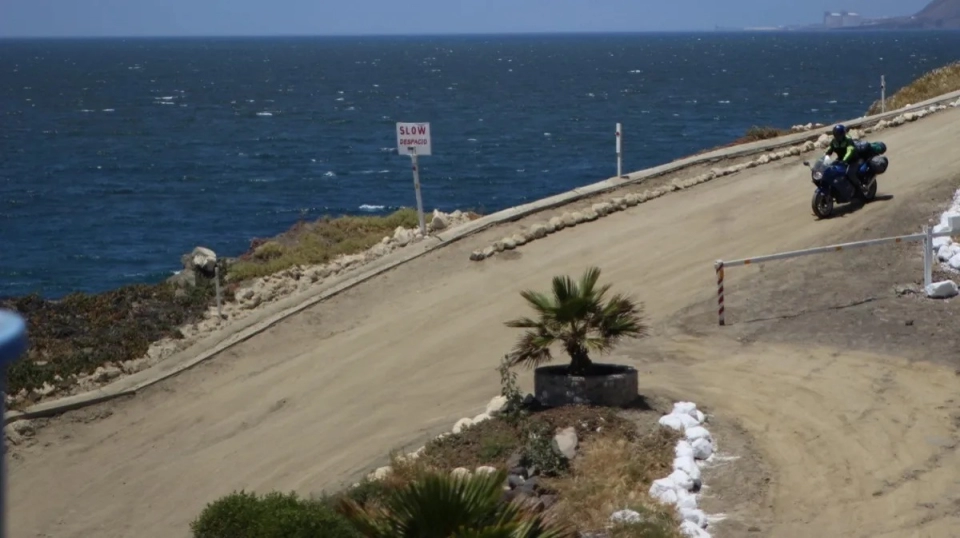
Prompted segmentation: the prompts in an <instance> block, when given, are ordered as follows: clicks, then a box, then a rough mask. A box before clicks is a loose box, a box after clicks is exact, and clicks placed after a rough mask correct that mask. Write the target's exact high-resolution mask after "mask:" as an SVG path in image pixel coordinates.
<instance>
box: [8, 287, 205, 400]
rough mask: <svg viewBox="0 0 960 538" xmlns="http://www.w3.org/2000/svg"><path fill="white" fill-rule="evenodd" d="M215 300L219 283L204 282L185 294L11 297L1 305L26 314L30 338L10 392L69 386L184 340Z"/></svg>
mask: <svg viewBox="0 0 960 538" xmlns="http://www.w3.org/2000/svg"><path fill="white" fill-rule="evenodd" d="M213 298H214V286H213V281H212V280H209V281H208V280H204V279H198V284H197V286H196V287H193V288H189V289H182V290H178V288H176V286H174V285H172V284H167V283H161V284H140V285H134V286H124V287H121V288H118V289H116V290H111V291H108V292H105V293H99V294H86V293H74V294H71V295H68V296H66V297H64V298H63V299H61V300H59V301H51V300H46V299H43V298H42V297H40V296H38V295H28V296H25V297H17V298H13V299H8V300H6V301H4V302H2V304H0V307H2V308H8V309H12V310H15V311H17V312H19V313H20V314H21V315H23V317H24V318H25V319H26V322H27V331H28V334H29V335H30V347H29V349H28V350H27V354H26V356H25V357H24V358H23V359H21V360H20V361H17V362H16V363H14V364H13V365H11V366H10V368H9V371H8V376H9V377H8V383H9V393H10V394H16V393H17V392H19V391H20V390H21V389H26V390H30V389H35V388H40V387H42V386H43V385H44V383H49V384H50V385H51V386H54V387H57V386H62V385H68V384H70V382H71V379H70V376H72V375H79V374H81V373H92V372H93V371H94V370H96V368H97V367H99V366H102V365H104V364H106V363H114V364H119V363H121V362H124V361H128V360H131V359H138V358H140V357H142V356H143V355H144V354H145V353H146V352H147V349H148V348H149V347H150V344H151V343H153V342H156V341H157V340H160V339H162V338H164V337H173V338H176V337H180V336H182V335H180V332H179V327H180V326H182V325H184V324H185V323H189V322H191V321H195V320H197V319H199V318H200V317H201V316H202V315H203V313H204V311H206V309H207V307H208V306H209V305H210V304H211V302H212V301H213Z"/></svg>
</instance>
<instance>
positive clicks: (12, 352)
mask: <svg viewBox="0 0 960 538" xmlns="http://www.w3.org/2000/svg"><path fill="white" fill-rule="evenodd" d="M26 351H27V324H26V323H25V322H24V321H23V318H22V317H20V315H19V314H17V313H15V312H11V311H9V310H0V369H2V370H0V414H2V415H6V412H7V367H8V366H9V365H10V364H11V363H12V362H14V361H15V360H17V359H19V358H20V356H21V355H23V354H24V352H26ZM6 444H7V440H6V436H3V437H2V438H0V450H3V454H2V456H0V538H6V536H7V446H6Z"/></svg>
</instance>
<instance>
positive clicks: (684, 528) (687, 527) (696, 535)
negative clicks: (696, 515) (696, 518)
mask: <svg viewBox="0 0 960 538" xmlns="http://www.w3.org/2000/svg"><path fill="white" fill-rule="evenodd" d="M680 534H682V535H683V536H685V537H686V538H710V533H709V532H707V531H705V530H703V529H701V528H700V527H698V526H697V525H696V523H691V522H689V521H684V522H683V523H682V524H680Z"/></svg>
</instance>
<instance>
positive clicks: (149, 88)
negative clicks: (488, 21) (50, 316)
mask: <svg viewBox="0 0 960 538" xmlns="http://www.w3.org/2000/svg"><path fill="white" fill-rule="evenodd" d="M958 59H960V33H956V32H954V33H950V32H902V33H837V34H824V33H810V34H792V33H700V34H636V35H528V36H464V37H429V38H426V37H419V38H417V37H389V38H387V37H379V38H376V37H363V38H361V37H357V38H346V37H339V38H308V37H303V38H242V39H241V38H236V39H227V38H219V39H112V40H106V39H103V40H101V39H88V40H79V39H78V40H2V41H0V296H9V295H22V294H27V293H32V292H37V293H40V294H41V295H43V296H45V297H51V298H55V297H60V296H63V295H64V294H67V293H70V292H74V291H84V292H98V291H103V290H107V289H111V288H114V287H117V286H120V285H123V284H130V283H138V282H157V281H160V280H162V279H164V278H166V277H167V276H169V275H170V274H171V272H173V271H175V270H177V269H179V265H180V261H179V259H180V256H181V255H182V254H183V253H185V252H188V251H189V250H191V249H192V248H193V247H194V246H196V245H204V246H207V247H210V248H212V249H214V250H215V251H217V252H218V253H220V254H221V255H228V256H229V255H238V254H240V253H241V252H243V251H245V250H246V248H247V247H248V245H249V242H250V240H251V239H253V238H255V237H265V236H270V235H274V234H277V233H279V232H282V231H283V230H285V229H287V228H288V227H289V226H291V225H292V224H294V223H295V222H296V221H297V220H299V219H300V218H302V217H308V218H316V217H319V216H322V215H331V216H337V215H343V214H382V213H387V212H390V211H392V210H395V209H396V208H398V207H401V206H414V205H415V197H414V191H413V184H412V183H413V182H412V176H411V171H410V161H409V158H408V157H405V156H402V155H398V154H397V152H396V149H395V146H396V135H395V123H396V122H398V121H402V122H430V124H431V130H432V132H433V155H432V156H430V157H423V158H421V171H422V177H421V181H422V186H423V199H424V205H425V206H426V208H427V210H428V211H429V210H432V209H433V208H438V209H440V210H443V211H451V210H454V209H474V210H478V211H481V212H484V213H489V212H493V211H496V210H499V209H503V208H505V207H509V206H513V205H517V204H521V203H524V202H529V201H531V200H534V199H538V198H542V197H545V196H548V195H551V194H555V193H558V192H562V191H565V190H569V189H572V188H575V187H577V186H581V185H584V184H588V183H592V182H595V181H599V180H602V179H606V178H607V177H610V176H612V175H614V174H615V173H616V157H615V138H614V128H615V124H616V123H617V122H621V123H622V124H623V126H624V168H625V170H626V171H632V170H638V169H642V168H647V167H650V166H655V165H657V164H661V163H664V162H668V161H671V160H674V159H677V158H680V157H683V156H686V155H689V154H692V153H695V152H697V151H700V150H702V149H705V148H709V147H714V146H718V145H722V144H725V143H728V142H730V141H731V140H733V139H735V138H737V137H739V136H741V135H742V134H743V133H744V132H745V131H746V129H747V128H749V127H750V126H752V125H772V126H778V127H784V128H788V127H790V126H791V125H794V124H800V123H804V124H805V123H808V122H817V121H819V122H823V123H828V122H830V121H832V120H839V119H845V118H851V117H856V116H860V115H862V114H863V113H864V112H865V111H866V109H867V108H868V107H869V105H870V104H871V103H872V102H873V101H874V100H875V99H877V98H879V95H880V90H879V85H880V84H879V83H880V75H881V74H883V75H886V80H887V91H888V93H889V94H892V93H893V92H894V91H895V90H896V89H897V88H899V87H900V86H902V85H903V84H906V83H908V82H910V81H911V80H913V79H914V78H916V77H917V76H919V75H920V74H922V73H924V72H926V71H928V70H930V69H932V68H934V67H938V66H940V65H942V64H946V63H949V62H951V61H955V60H958Z"/></svg>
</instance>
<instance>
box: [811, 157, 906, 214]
mask: <svg viewBox="0 0 960 538" xmlns="http://www.w3.org/2000/svg"><path fill="white" fill-rule="evenodd" d="M857 150H858V157H859V160H858V161H857V163H856V164H852V165H849V166H856V167H857V171H856V174H855V176H856V181H851V180H850V179H849V178H847V166H848V165H847V164H846V163H844V162H842V161H831V160H829V157H827V156H823V157H821V158H819V159H817V161H816V162H815V163H814V164H813V165H812V166H811V165H810V163H809V162H807V161H804V163H803V164H804V166H807V167H808V168H810V178H811V180H812V181H813V184H814V185H816V187H817V189H816V191H814V193H813V201H812V203H811V206H812V208H813V214H814V215H816V216H817V217H819V218H821V219H826V218H830V217H831V216H832V215H833V211H834V204H847V203H850V202H853V201H854V200H859V201H861V202H863V203H866V202H871V201H873V200H874V199H875V198H876V197H877V176H879V175H881V174H883V173H884V172H886V171H887V166H888V164H889V160H888V159H887V158H886V157H884V156H883V154H884V153H886V151H887V147H886V145H884V144H883V142H875V143H873V144H869V143H866V142H858V143H857Z"/></svg>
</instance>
